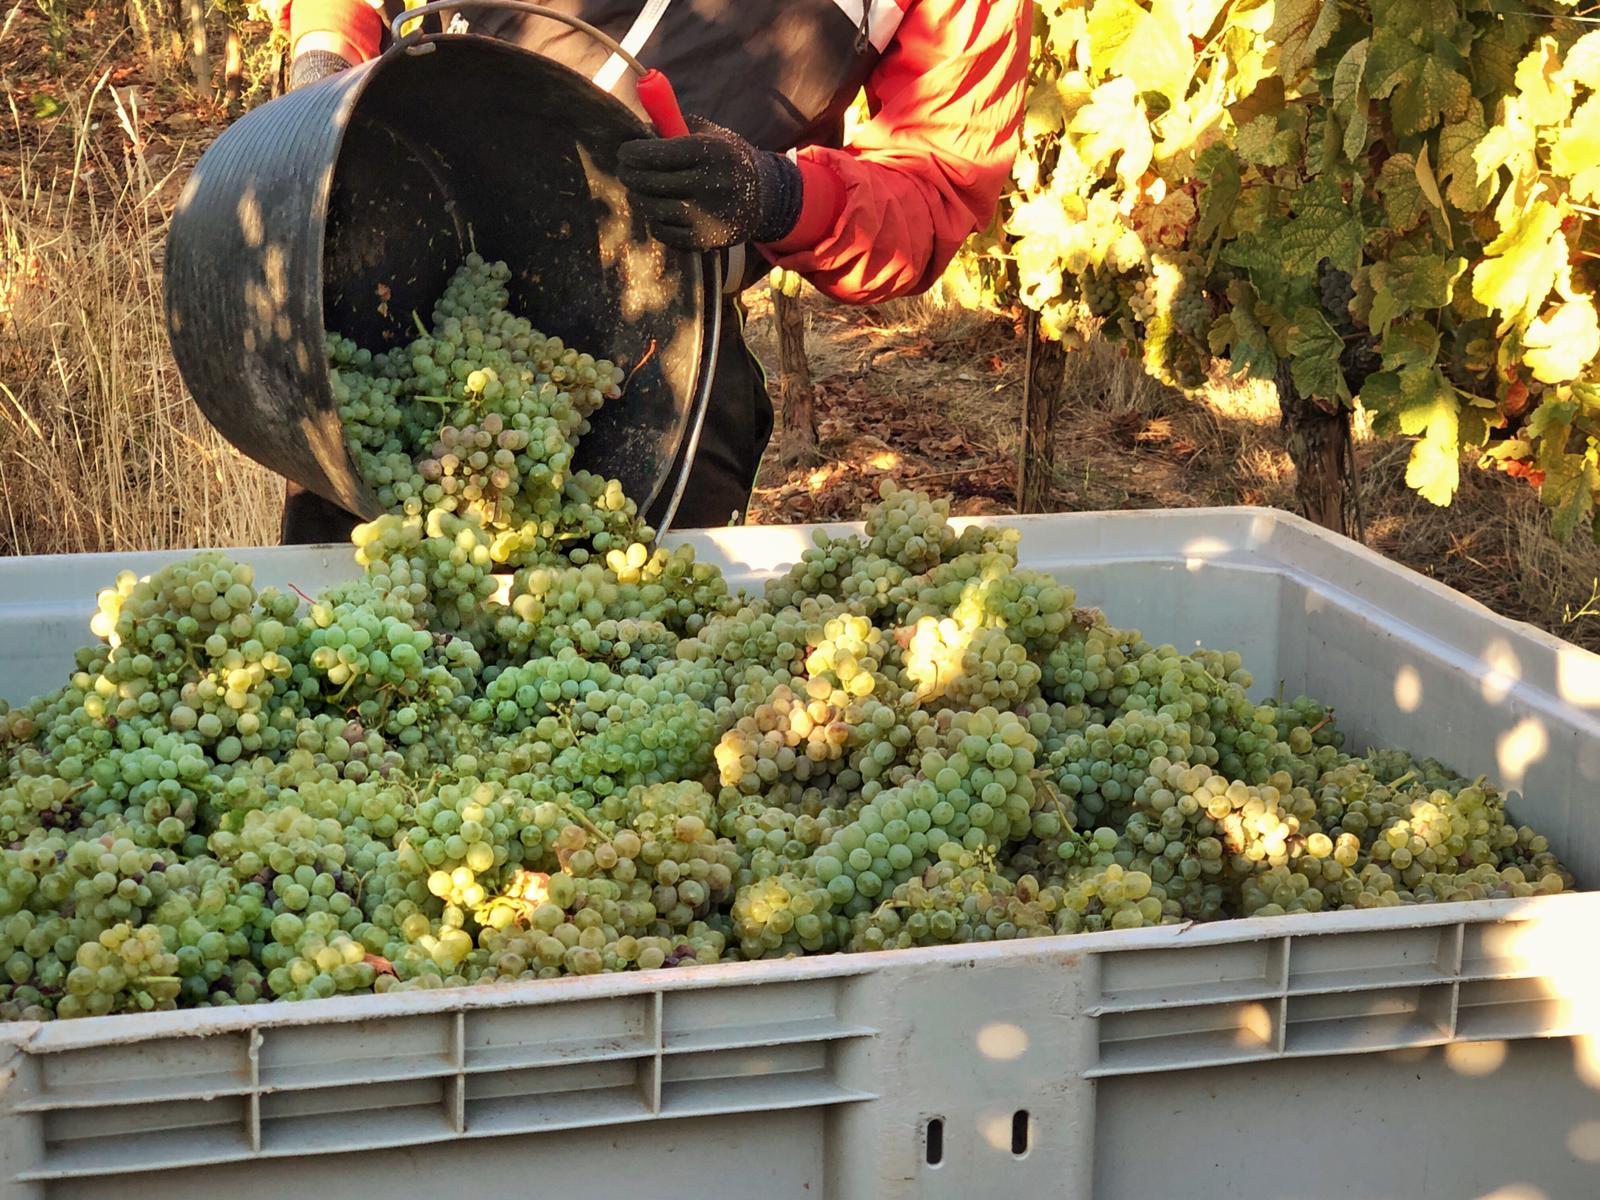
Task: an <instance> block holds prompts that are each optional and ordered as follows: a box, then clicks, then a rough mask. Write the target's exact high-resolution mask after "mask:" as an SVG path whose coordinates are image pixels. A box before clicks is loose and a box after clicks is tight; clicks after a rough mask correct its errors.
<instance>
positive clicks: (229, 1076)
mask: <svg viewBox="0 0 1600 1200" xmlns="http://www.w3.org/2000/svg"><path fill="white" fill-rule="evenodd" d="M249 1089H250V1061H249V1057H248V1045H247V1042H246V1041H245V1039H244V1038H243V1037H240V1036H228V1037H217V1038H162V1039H159V1040H152V1041H148V1042H136V1043H133V1044H132V1045H123V1046H96V1047H93V1048H91V1049H86V1050H58V1051H54V1052H52V1053H49V1054H43V1055H40V1056H39V1091H38V1094H37V1095H35V1096H34V1097H32V1098H31V1099H29V1100H27V1101H25V1102H23V1103H21V1104H18V1105H17V1106H16V1107H17V1110H18V1111H20V1112H43V1111H46V1110H49V1109H53V1108H102V1107H109V1106H112V1105H118V1104H153V1103H158V1102H160V1101H165V1100H185V1099H195V1100H204V1099H208V1098H209V1097H212V1096H224V1095H229V1094H235V1093H240V1092H245V1091H248V1090H249Z"/></svg>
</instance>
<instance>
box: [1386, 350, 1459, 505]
mask: <svg viewBox="0 0 1600 1200" xmlns="http://www.w3.org/2000/svg"><path fill="white" fill-rule="evenodd" d="M1400 389H1401V407H1400V410H1399V412H1398V414H1397V415H1398V418H1399V423H1400V432H1401V433H1403V434H1405V435H1406V436H1408V437H1415V438H1418V439H1419V440H1418V441H1417V443H1416V445H1414V446H1412V447H1411V459H1410V461H1409V462H1407V463H1406V486H1408V487H1411V488H1414V489H1416V491H1417V492H1418V493H1419V494H1421V496H1422V498H1423V499H1424V500H1428V501H1430V502H1431V503H1434V504H1437V505H1439V506H1440V507H1443V506H1444V505H1446V504H1449V503H1450V501H1451V499H1452V498H1453V497H1454V496H1455V494H1456V488H1457V487H1459V486H1460V484H1461V440H1460V439H1461V429H1460V420H1459V418H1460V412H1461V402H1460V400H1459V398H1458V397H1457V395H1456V390H1455V388H1453V387H1452V386H1451V385H1450V381H1449V380H1447V379H1446V378H1445V377H1444V372H1442V371H1440V370H1439V368H1438V367H1434V368H1432V369H1431V370H1423V369H1420V368H1413V369H1412V370H1410V371H1406V372H1404V373H1403V374H1402V375H1401V383H1400Z"/></svg>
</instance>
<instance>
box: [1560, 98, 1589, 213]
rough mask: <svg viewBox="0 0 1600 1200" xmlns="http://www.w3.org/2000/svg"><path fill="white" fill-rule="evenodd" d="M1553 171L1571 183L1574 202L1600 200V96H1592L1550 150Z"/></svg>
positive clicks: (1573, 116) (1575, 114) (1579, 109)
mask: <svg viewBox="0 0 1600 1200" xmlns="http://www.w3.org/2000/svg"><path fill="white" fill-rule="evenodd" d="M1550 170H1551V171H1553V172H1555V173H1556V174H1557V175H1566V176H1568V177H1569V178H1570V179H1571V180H1572V183H1571V186H1570V189H1569V190H1570V191H1571V192H1572V198H1573V199H1574V200H1600V96H1591V97H1589V99H1588V100H1586V101H1584V102H1583V104H1582V105H1580V106H1579V107H1578V111H1577V112H1575V113H1573V114H1572V120H1571V122H1570V123H1569V124H1568V125H1567V127H1566V128H1565V129H1563V130H1562V131H1561V134H1560V136H1559V137H1557V138H1556V142H1555V145H1553V146H1552V147H1551V148H1550Z"/></svg>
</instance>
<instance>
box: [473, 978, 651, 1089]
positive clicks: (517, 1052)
mask: <svg viewBox="0 0 1600 1200" xmlns="http://www.w3.org/2000/svg"><path fill="white" fill-rule="evenodd" d="M654 999H655V998H654V997H653V996H627V997H620V998H617V999H614V1000H601V1001H593V1002H587V1003H583V1004H552V1005H542V1006H539V1007H531V1008H500V1009H493V1010H490V1011H486V1012H467V1013H464V1014H463V1017H464V1018H465V1024H464V1028H463V1042H462V1044H463V1052H464V1055H465V1061H466V1068H467V1070H468V1071H485V1070H503V1069H505V1068H510V1067H546V1066H558V1065H560V1064H562V1063H569V1062H593V1061H602V1060H605V1059H611V1058H629V1057H633V1056H635V1055H640V1054H653V1053H655V1048H656V1039H655V1034H654V1032H653V1031H654V1008H655V1004H654Z"/></svg>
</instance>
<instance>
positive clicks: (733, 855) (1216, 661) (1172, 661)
mask: <svg viewBox="0 0 1600 1200" xmlns="http://www.w3.org/2000/svg"><path fill="white" fill-rule="evenodd" d="M505 277H506V272H505V269H504V268H503V267H502V266H499V265H492V266H491V265H489V264H486V263H484V262H482V261H481V260H479V259H477V258H476V257H473V258H471V259H469V260H468V262H467V264H466V265H465V266H464V267H463V268H462V270H461V271H460V272H459V274H458V276H457V277H456V279H455V280H454V281H453V282H452V284H451V286H450V289H449V291H448V292H447V293H446V294H445V296H444V298H443V299H442V300H441V301H440V303H439V305H438V307H437V308H436V309H435V311H434V313H433V318H434V320H433V326H432V332H431V333H425V334H423V336H421V337H419V338H418V339H417V340H416V341H414V342H413V343H412V344H411V345H410V346H408V347H405V348H404V349H399V350H395V351H391V352H389V353H387V354H379V355H370V354H368V353H367V352H366V351H364V350H359V349H357V348H355V347H353V346H351V345H350V344H349V343H348V342H346V341H344V340H342V339H339V338H330V342H329V356H330V359H331V362H332V370H333V373H334V388H335V391H336V393H337V395H338V397H339V400H340V403H341V406H342V410H343V417H344V420H345V423H346V427H347V430H348V433H349V441H350V445H351V450H352V454H353V456H354V457H355V459H356V461H357V462H358V464H359V466H360V468H361V470H362V471H363V472H364V474H365V476H366V478H367V479H368V480H369V482H370V483H371V484H372V486H373V487H374V488H375V489H376V490H377V491H378V493H379V494H380V495H381V496H382V498H383V500H384V502H385V504H386V505H388V506H389V507H390V509H391V511H390V513H389V515H386V516H383V517H381V518H380V519H378V520H376V521H374V522H372V523H370V524H368V525H364V526H362V527H360V528H359V529H358V530H357V531H356V535H355V541H356V558H357V560H358V562H359V563H360V565H361V567H362V568H363V570H362V573H361V575H360V577H359V578H357V579H355V580H353V581H352V582H349V583H345V584H342V585H340V586H338V587H334V588H332V589H330V590H328V591H326V592H324V593H322V594H321V595H319V596H318V597H316V598H315V599H314V600H310V601H304V600H303V598H302V597H301V596H299V595H297V594H295V593H294V592H292V591H291V592H282V591H277V590H274V589H272V588H262V589H258V588H257V586H256V584H255V580H254V577H253V575H252V572H251V569H250V568H249V567H248V566H246V565H243V564H241V563H236V562H233V561H231V560H230V559H229V558H227V557H225V556H224V555H222V554H220V553H215V552H207V553H201V554H198V555H196V556H194V557H192V558H190V559H188V560H187V561H183V562H178V563H175V564H174V565H171V566H168V567H166V568H165V569H163V570H161V571H159V572H157V573H156V574H154V575H152V576H150V577H149V578H148V579H144V580H139V579H135V578H134V577H133V576H132V575H131V574H127V573H125V574H124V575H122V576H121V577H120V578H118V579H117V580H116V583H115V586H113V587H112V588H110V589H109V590H107V591H105V592H104V593H102V594H101V596H100V601H99V613H98V615H97V616H96V617H95V618H94V621H93V623H92V629H93V632H94V634H95V635H96V636H97V638H98V640H97V641H96V642H95V643H94V644H93V645H91V646H89V647H87V648H85V649H83V650H80V651H79V652H78V654H77V662H76V669H75V670H74V671H73V672H72V674H71V676H70V678H69V679H68V680H67V681H66V682H65V683H64V685H63V686H62V687H60V688H59V689H57V690H56V691H54V692H51V693H50V694H48V695H45V696H41V697H39V698H37V699H35V700H33V701H31V702H29V703H27V704H24V705H22V706H20V707H17V708H13V709H9V710H8V709H6V708H5V707H4V706H3V705H0V846H3V850H0V966H3V970H4V976H5V978H4V982H3V983H0V1017H5V1018H11V1019H16V1018H24V1019H41V1018H49V1017H75V1016H84V1015H94V1014H102V1013H113V1012H124V1011H139V1010H148V1009H158V1008H172V1007H175V1006H192V1005H214V1004H247V1003H253V1002H256V1001H262V1000H268V999H298V998H303V997H318V996H332V995H335V994H338V993H346V992H371V991H379V992H382V991H390V990H396V989H410V988H424V987H442V986H450V985H462V984H468V983H474V982H481V981H487V980H507V979H524V978H549V977H554V976H559V975H565V974H592V973H595V972H601V971H624V970H629V969H633V968H639V969H647V968H658V967H671V966H681V965H690V964H695V963H712V962H719V961H729V960H734V959H759V958H768V957H775V956H781V955H789V954H800V953H824V952H829V951H857V950H876V949H880V948H888V947H903V946H923V945H934V944H942V943H953V942H971V941H987V940H991V939H998V938H1016V937H1036V936H1042V935H1048V934H1064V933H1076V932H1079V931H1084V930H1101V929H1128V928H1135V927H1139V926H1144V925H1155V924H1164V923H1172V922H1181V921H1190V920H1208V919H1215V918H1223V917H1233V916H1244V915H1268V914H1277V913H1284V912H1291V911H1317V910H1321V909H1334V908H1348V907H1373V906H1383V905H1394V904H1406V903H1418V902H1426V901H1434V900H1463V899H1475V898H1482V897H1491V896H1527V895H1532V894H1535V893H1550V892H1559V891H1561V890H1562V889H1564V888H1567V887H1570V886H1571V883H1572V881H1571V877H1570V876H1569V875H1568V874H1567V873H1566V872H1565V871H1564V870H1563V869H1562V867H1561V866H1560V864H1559V863H1558V862H1557V861H1556V859H1555V858H1554V857H1553V855H1552V854H1551V853H1550V849H1549V847H1548V845H1547V843H1546V842H1545V839H1544V838H1542V837H1540V836H1538V835H1536V834H1535V833H1534V832H1533V831H1532V830H1529V829H1526V828H1518V827H1516V826H1515V825H1513V824H1511V823H1510V822H1509V821H1508V819H1507V817H1506V813H1505V809H1504V806H1503V802H1502V798H1501V796H1500V795H1499V794H1498V793H1496V792H1495V791H1494V790H1493V789H1492V788H1490V787H1489V786H1487V785H1485V784H1484V783H1483V782H1482V781H1469V780H1466V779H1462V778H1459V777H1457V776H1455V775H1454V774H1452V773H1451V772H1450V771H1448V770H1447V769H1445V768H1444V767H1442V766H1440V765H1439V764H1438V763H1435V762H1432V761H1428V760H1417V759H1413V758H1411V757H1409V756H1407V755H1405V754H1402V753H1398V752H1393V751H1384V752H1378V753H1374V754H1371V755H1368V756H1366V757H1354V756H1351V755H1349V754H1346V753H1344V752H1343V751H1342V750H1341V748H1340V747H1341V736H1340V734H1339V733H1338V731H1337V729H1336V727H1335V725H1334V722H1333V719H1332V715H1331V714H1330V713H1328V712H1327V711H1325V710H1324V709H1323V708H1321V707H1320V706H1318V705H1317V704H1316V703H1314V702H1312V701H1310V700H1305V699H1299V700H1295V701H1293V702H1292V703H1289V702H1283V701H1275V702H1270V703H1257V702H1256V701H1253V700H1251V699H1250V698H1249V696H1248V691H1249V689H1250V687H1251V679H1250V676H1249V675H1248V674H1247V673H1246V672H1245V670H1244V668H1243V664H1242V663H1241V662H1240V660H1239V656H1238V655H1237V654H1230V653H1220V652H1213V651H1197V652H1194V653H1180V652H1178V651H1177V650H1175V649H1173V648H1172V647H1171V646H1156V645H1152V644H1150V643H1149V642H1148V641H1146V640H1145V639H1144V638H1143V637H1142V636H1141V635H1140V634H1139V633H1138V632H1136V631H1133V630H1124V629H1117V628H1115V627H1113V626H1112V625H1110V624H1109V623H1108V622H1107V621H1106V619H1105V617H1104V616H1103V615H1102V614H1101V613H1099V612H1098V611H1095V610H1093V609H1087V608H1081V607H1077V606H1076V602H1075V597H1074V594H1073V592H1072V590H1071V588H1069V587H1067V586H1066V585H1064V584H1062V583H1060V582H1058V581H1057V580H1055V579H1054V578H1051V577H1049V576H1047V575H1043V574H1039V573H1037V572H1034V571H1029V570H1026V569H1022V568H1019V567H1018V565H1017V554H1016V546H1017V539H1016V535H1015V533H1014V532H1013V531H1011V530H1006V529H1001V528H969V529H966V530H964V531H962V532H961V533H960V534H957V533H956V532H955V531H954V530H952V529H951V527H950V525H949V524H948V522H947V521H946V512H947V505H946V504H945V503H944V502H942V501H930V500H929V499H928V498H927V497H926V496H924V495H921V494H919V493H912V492H905V491H897V490H895V489H894V488H893V487H885V489H884V491H883V499H882V503H881V504H879V505H878V506H877V507H876V508H874V509H873V510H872V511H871V512H870V513H869V514H868V515H867V520H866V526H865V530H864V532H863V533H861V534H857V535H851V536H847V537H843V538H831V537H828V536H825V535H820V534H819V535H818V536H817V538H816V544H815V546H814V547H813V548H811V549H809V550H807V552H806V553H805V555H804V556H803V559H802V561H800V562H799V563H798V564H796V565H795V566H794V567H793V569H792V570H790V571H789V572H788V573H787V574H786V575H784V576H783V577H782V578H780V579H777V580H775V581H774V582H772V583H770V584H769V585H768V586H767V587H766V589H765V592H764V594H762V595H759V596H756V595H746V594H744V593H742V592H736V591H733V590H731V589H730V588H729V587H728V586H727V584H726V583H725V581H724V580H723V579H722V577H721V575H720V574H719V573H718V572H717V571H716V570H715V569H713V568H712V567H710V566H708V565H706V564H704V563H701V562H697V561H696V560H695V558H694V556H693V554H692V553H691V552H690V550H688V549H686V548H678V549H670V550H669V549H666V548H664V547H661V546H657V545H654V544H653V538H652V535H651V531H650V530H648V529H646V528H644V527H643V526H642V525H641V524H640V522H639V519H638V515H637V513H636V511H635V509H634V507H633V505H632V504H631V503H630V502H629V501H628V500H627V498H626V497H624V496H622V495H621V493H620V489H619V488H617V486H616V485H615V483H614V482H611V481H606V480H600V479H595V478H590V477H587V476H584V475H582V474H575V473H573V472H572V471H571V470H570V463H571V459H572V453H573V448H574V445H575V443H576V441H577V439H578V438H579V437H581V436H582V434H583V432H584V431H585V429H586V428H587V425H586V422H587V418H588V416H589V415H590V414H591V413H593V412H594V410H595V408H596V407H597V406H598V405H599V404H600V403H602V402H604V401H605V400H606V399H607V398H609V397H612V396H615V395H616V394H617V392H618V388H619V385H620V382H621V381H620V375H619V372H618V371H617V369H616V368H615V367H614V366H612V365H611V364H609V363H605V362H599V361H596V360H594V359H593V358H591V357H589V356H587V355H583V354H577V353H575V352H573V351H572V350H571V349H569V348H567V347H565V346H563V345H561V344H560V343H559V342H558V341H556V340H555V339H550V338H545V337H542V336H541V335H539V334H538V333H536V332H534V331H533V330H532V329H530V328H529V326H528V324H527V322H526V321H522V320H519V319H517V318H515V317H513V316H511V315H510V314H509V313H508V312H507V311H506V293H505V289H504V287H503V281H504V279H505ZM499 567H504V568H505V570H503V571H499V572H498V573H499V574H501V575H502V576H504V575H509V583H508V585H507V586H502V585H501V582H499V581H497V579H496V574H497V568H499Z"/></svg>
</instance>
